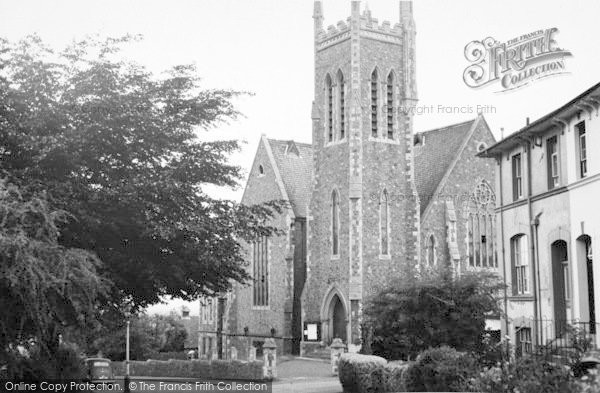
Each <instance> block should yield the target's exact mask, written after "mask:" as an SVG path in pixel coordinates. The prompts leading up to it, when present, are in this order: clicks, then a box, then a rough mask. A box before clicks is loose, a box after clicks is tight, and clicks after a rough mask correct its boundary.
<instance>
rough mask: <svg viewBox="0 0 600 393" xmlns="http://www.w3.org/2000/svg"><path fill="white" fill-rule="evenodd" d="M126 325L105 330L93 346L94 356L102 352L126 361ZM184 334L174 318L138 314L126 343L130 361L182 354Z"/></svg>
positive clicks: (180, 322) (114, 358)
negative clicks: (165, 354) (126, 343)
mask: <svg viewBox="0 0 600 393" xmlns="http://www.w3.org/2000/svg"><path fill="white" fill-rule="evenodd" d="M125 329H126V328H125V324H124V323H123V324H120V325H119V326H117V327H116V328H115V329H113V330H112V331H108V332H107V331H104V332H102V334H101V335H99V337H98V338H97V339H96V340H95V342H94V344H93V348H94V353H98V352H101V353H102V354H103V356H107V357H109V358H110V359H112V360H124V359H125V334H126V330H125ZM186 338H187V331H186V329H185V326H184V325H183V323H182V321H181V318H179V317H177V316H175V315H168V316H164V315H151V316H149V315H146V314H140V315H138V316H136V317H134V318H133V319H132V320H131V324H130V333H129V344H130V358H131V359H132V360H147V359H149V358H150V357H152V354H155V353H156V352H178V351H183V349H184V344H185V340H186Z"/></svg>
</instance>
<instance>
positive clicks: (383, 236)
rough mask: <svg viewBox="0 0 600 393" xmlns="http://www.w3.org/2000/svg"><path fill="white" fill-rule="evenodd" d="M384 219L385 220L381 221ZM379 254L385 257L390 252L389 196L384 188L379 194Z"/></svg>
mask: <svg viewBox="0 0 600 393" xmlns="http://www.w3.org/2000/svg"><path fill="white" fill-rule="evenodd" d="M383 219H385V222H383V221H384V220H383ZM379 255H380V256H381V257H383V258H387V257H389V256H390V255H391V253H390V198H389V195H388V192H387V190H386V189H383V191H382V192H381V195H380V196H379Z"/></svg>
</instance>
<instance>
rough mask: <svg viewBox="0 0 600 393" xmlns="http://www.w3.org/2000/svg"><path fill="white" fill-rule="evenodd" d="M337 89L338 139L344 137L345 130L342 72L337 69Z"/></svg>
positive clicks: (344, 96)
mask: <svg viewBox="0 0 600 393" xmlns="http://www.w3.org/2000/svg"><path fill="white" fill-rule="evenodd" d="M337 84H338V89H339V113H340V139H344V136H345V132H346V92H345V91H344V74H342V71H341V70H339V71H338V74H337Z"/></svg>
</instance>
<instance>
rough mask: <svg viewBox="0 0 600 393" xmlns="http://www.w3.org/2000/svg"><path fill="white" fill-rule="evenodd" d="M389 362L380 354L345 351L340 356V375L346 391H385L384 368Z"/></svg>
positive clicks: (356, 392) (353, 392)
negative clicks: (372, 354)
mask: <svg viewBox="0 0 600 393" xmlns="http://www.w3.org/2000/svg"><path fill="white" fill-rule="evenodd" d="M386 364H387V361H386V360H385V359H384V358H381V357H379V356H369V355H359V354H351V353H345V354H343V355H342V356H341V357H340V362H339V365H338V375H339V379H340V383H341V384H342V387H343V388H344V392H351V393H363V392H381V391H383V369H384V366H385V365H386Z"/></svg>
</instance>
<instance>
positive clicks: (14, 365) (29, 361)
mask: <svg viewBox="0 0 600 393" xmlns="http://www.w3.org/2000/svg"><path fill="white" fill-rule="evenodd" d="M5 356H6V363H7V369H6V371H5V374H6V375H5V376H4V377H6V379H21V380H28V381H41V380H50V379H53V380H56V379H70V380H81V379H82V378H83V377H84V376H85V367H84V364H83V358H82V357H81V356H80V352H79V350H78V348H77V346H75V345H74V344H67V343H64V344H61V345H60V346H58V348H57V349H56V353H54V354H53V355H52V356H49V355H48V354H47V353H46V352H44V351H41V350H40V348H39V347H38V346H36V345H35V344H34V345H32V346H29V347H27V348H26V349H25V352H24V353H19V351H7V352H5Z"/></svg>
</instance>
